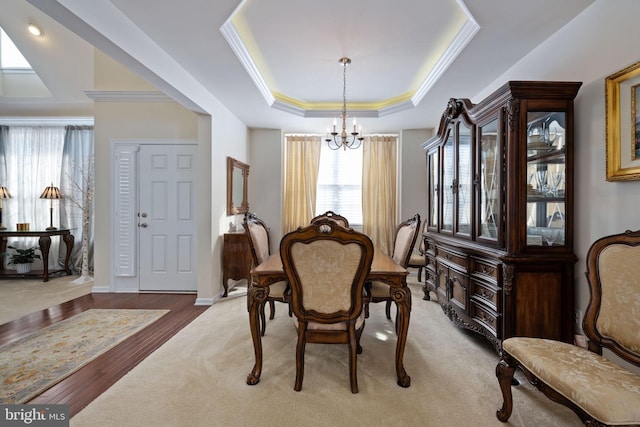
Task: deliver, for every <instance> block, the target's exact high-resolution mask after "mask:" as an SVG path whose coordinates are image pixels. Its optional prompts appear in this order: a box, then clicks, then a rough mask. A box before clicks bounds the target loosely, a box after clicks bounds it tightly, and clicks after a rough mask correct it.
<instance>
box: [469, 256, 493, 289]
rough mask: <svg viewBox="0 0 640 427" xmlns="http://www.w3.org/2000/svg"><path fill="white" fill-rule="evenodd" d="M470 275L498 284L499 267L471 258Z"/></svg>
mask: <svg viewBox="0 0 640 427" xmlns="http://www.w3.org/2000/svg"><path fill="white" fill-rule="evenodd" d="M471 275H472V276H478V277H482V278H483V279H484V280H489V281H491V282H493V283H498V282H499V280H500V265H499V264H495V263H491V262H489V261H484V260H480V259H478V258H471Z"/></svg>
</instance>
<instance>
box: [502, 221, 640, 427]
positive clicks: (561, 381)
mask: <svg viewBox="0 0 640 427" xmlns="http://www.w3.org/2000/svg"><path fill="white" fill-rule="evenodd" d="M638 259H640V231H635V232H631V231H627V232H625V233H622V234H616V235H612V236H607V237H603V238H601V239H599V240H597V241H596V242H594V243H593V244H592V245H591V248H590V249H589V252H588V254H587V272H586V274H587V279H588V281H589V287H590V291H591V300H590V302H589V305H588V307H587V310H586V313H585V316H584V319H583V321H582V329H583V330H584V333H585V334H586V336H587V338H588V340H589V341H588V349H586V348H582V347H578V346H575V345H571V344H568V343H564V342H559V341H553V340H547V339H541V338H524V337H512V338H508V339H506V340H504V341H503V343H502V357H501V360H500V362H499V363H498V366H496V376H497V377H498V382H499V384H500V389H501V390H502V397H503V400H504V402H503V404H502V408H501V409H500V410H498V412H497V417H498V419H499V420H500V421H503V422H506V421H507V420H508V419H509V417H510V416H511V411H512V409H513V397H512V395H511V384H512V380H513V374H514V371H515V369H516V368H518V367H519V368H521V369H522V371H523V372H524V374H525V376H526V377H527V379H528V380H529V381H530V382H531V383H532V384H533V385H535V386H536V387H537V388H538V389H539V390H540V391H542V392H543V393H544V394H545V395H546V396H547V397H549V398H550V399H551V400H553V401H555V402H558V403H561V404H563V405H566V406H568V407H569V408H571V409H572V410H573V411H574V412H575V413H576V414H577V415H578V416H579V417H580V419H581V420H582V422H583V423H585V424H587V425H591V426H605V425H617V426H620V425H625V426H629V425H640V375H637V374H635V373H632V372H631V371H629V370H627V369H625V368H623V367H622V366H620V365H619V364H616V363H614V362H612V361H610V360H608V359H605V358H604V357H603V356H602V349H603V348H607V349H608V350H610V351H611V352H613V353H614V354H616V355H617V356H619V357H620V358H621V359H622V360H624V361H626V362H629V363H630V364H633V365H635V366H640V276H639V275H638V267H637V261H638Z"/></svg>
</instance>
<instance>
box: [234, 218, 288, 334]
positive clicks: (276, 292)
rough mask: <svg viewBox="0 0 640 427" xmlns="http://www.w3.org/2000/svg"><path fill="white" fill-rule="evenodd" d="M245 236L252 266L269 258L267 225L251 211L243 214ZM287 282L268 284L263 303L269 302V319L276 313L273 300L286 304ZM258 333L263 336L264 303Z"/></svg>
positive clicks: (264, 327)
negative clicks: (267, 294)
mask: <svg viewBox="0 0 640 427" xmlns="http://www.w3.org/2000/svg"><path fill="white" fill-rule="evenodd" d="M242 225H243V227H244V230H245V232H246V233H247V236H248V237H249V247H250V248H251V256H252V258H253V266H254V267H255V266H257V265H259V264H261V263H262V262H263V261H265V260H266V259H267V258H269V255H270V248H271V244H270V243H271V242H270V240H269V229H268V227H267V225H266V224H265V223H264V221H262V220H261V219H260V218H258V217H257V216H256V214H255V213H253V212H247V213H246V214H245V215H244V221H243V223H242ZM287 294H288V284H287V282H284V281H282V282H276V283H274V284H273V285H271V286H269V296H268V297H267V299H266V301H265V303H267V302H268V303H269V319H270V320H273V318H274V316H275V313H276V306H275V302H276V301H277V302H283V303H286V304H288V301H287ZM289 315H291V309H289ZM260 324H261V325H260V326H261V328H260V333H261V335H262V336H264V334H265V331H266V328H267V322H266V316H265V309H264V305H263V306H262V307H261V309H260Z"/></svg>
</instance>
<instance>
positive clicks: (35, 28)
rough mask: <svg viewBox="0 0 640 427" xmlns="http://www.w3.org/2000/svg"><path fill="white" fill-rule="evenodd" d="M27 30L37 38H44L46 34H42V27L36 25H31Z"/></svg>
mask: <svg viewBox="0 0 640 427" xmlns="http://www.w3.org/2000/svg"><path fill="white" fill-rule="evenodd" d="M27 28H28V29H29V32H30V33H31V34H33V35H34V36H37V37H43V36H44V33H43V32H42V30H41V29H40V27H38V26H37V25H36V24H34V23H31V24H29V27H27Z"/></svg>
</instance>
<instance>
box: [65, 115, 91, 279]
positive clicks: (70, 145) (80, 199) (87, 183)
mask: <svg viewBox="0 0 640 427" xmlns="http://www.w3.org/2000/svg"><path fill="white" fill-rule="evenodd" d="M93 156H94V148H93V126H67V127H66V132H65V137H64V148H63V151H62V176H61V179H60V191H61V192H62V196H63V197H64V199H63V200H62V201H61V202H62V203H61V204H60V224H61V225H62V226H63V227H65V228H69V229H71V230H72V232H71V234H73V236H74V237H75V243H74V246H73V252H71V261H70V262H69V263H70V264H71V268H72V269H74V270H76V271H81V269H82V264H83V259H82V245H83V238H85V237H86V244H87V247H88V250H89V255H88V260H87V261H88V271H93V235H94V233H93V205H94V200H93V180H94V169H93V160H94V157H93ZM84 208H86V209H88V217H87V218H86V221H87V223H86V224H85V223H84V222H85V218H83V209H84ZM85 233H87V235H86V236H85ZM63 249H64V248H60V253H59V258H58V262H59V263H64V256H65V254H66V252H65V251H64V250H63Z"/></svg>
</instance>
